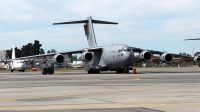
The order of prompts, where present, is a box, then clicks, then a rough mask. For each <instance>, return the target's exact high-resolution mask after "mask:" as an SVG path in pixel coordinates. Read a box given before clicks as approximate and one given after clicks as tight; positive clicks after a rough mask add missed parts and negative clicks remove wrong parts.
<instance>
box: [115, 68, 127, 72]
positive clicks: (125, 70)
mask: <svg viewBox="0 0 200 112" xmlns="http://www.w3.org/2000/svg"><path fill="white" fill-rule="evenodd" d="M116 73H129V68H124V69H120V70H116Z"/></svg>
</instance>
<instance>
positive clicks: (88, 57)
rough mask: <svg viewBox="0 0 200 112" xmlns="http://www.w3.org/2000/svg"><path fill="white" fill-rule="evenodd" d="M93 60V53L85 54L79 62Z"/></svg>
mask: <svg viewBox="0 0 200 112" xmlns="http://www.w3.org/2000/svg"><path fill="white" fill-rule="evenodd" d="M92 59H93V53H91V52H83V53H82V55H81V57H80V59H79V60H81V61H85V62H89V61H92Z"/></svg>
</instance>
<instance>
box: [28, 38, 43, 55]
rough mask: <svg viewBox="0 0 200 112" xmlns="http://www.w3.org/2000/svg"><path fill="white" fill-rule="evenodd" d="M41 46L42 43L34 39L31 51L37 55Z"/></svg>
mask: <svg viewBox="0 0 200 112" xmlns="http://www.w3.org/2000/svg"><path fill="white" fill-rule="evenodd" d="M41 46H42V44H40V41H38V40H35V41H34V44H33V45H32V48H31V51H32V54H33V55H38V54H40V47H41Z"/></svg>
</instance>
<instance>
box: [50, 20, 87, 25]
mask: <svg viewBox="0 0 200 112" xmlns="http://www.w3.org/2000/svg"><path fill="white" fill-rule="evenodd" d="M87 21H88V20H80V21H69V22H60V23H53V25H59V24H77V23H86V22H87Z"/></svg>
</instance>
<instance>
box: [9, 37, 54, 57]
mask: <svg viewBox="0 0 200 112" xmlns="http://www.w3.org/2000/svg"><path fill="white" fill-rule="evenodd" d="M41 46H42V44H40V41H38V40H35V41H34V43H28V44H26V45H23V46H22V47H21V48H17V47H15V56H16V58H18V57H24V56H32V55H39V54H45V51H44V49H43V48H41ZM55 52H56V50H54V49H51V50H48V52H47V53H55ZM7 54H8V57H9V58H11V57H12V48H11V49H10V50H7Z"/></svg>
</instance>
